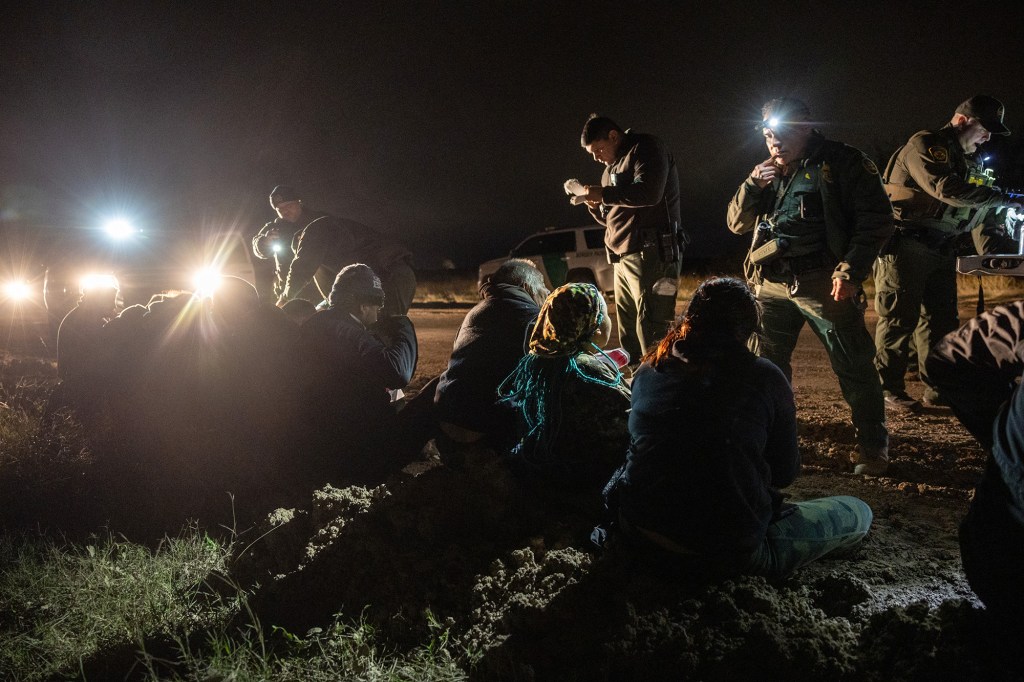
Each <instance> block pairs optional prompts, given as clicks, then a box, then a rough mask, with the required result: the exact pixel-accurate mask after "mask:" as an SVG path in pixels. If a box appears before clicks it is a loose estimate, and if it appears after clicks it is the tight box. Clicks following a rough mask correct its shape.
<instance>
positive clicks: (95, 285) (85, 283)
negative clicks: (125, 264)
mask: <svg viewBox="0 0 1024 682" xmlns="http://www.w3.org/2000/svg"><path fill="white" fill-rule="evenodd" d="M120 288H121V287H120V286H119V285H118V283H117V277H114V276H113V275H111V274H110V273H100V272H92V273H89V274H88V275H86V276H85V277H83V278H82V279H80V280H78V290H79V291H80V292H82V293H85V292H86V291H91V290H93V289H120Z"/></svg>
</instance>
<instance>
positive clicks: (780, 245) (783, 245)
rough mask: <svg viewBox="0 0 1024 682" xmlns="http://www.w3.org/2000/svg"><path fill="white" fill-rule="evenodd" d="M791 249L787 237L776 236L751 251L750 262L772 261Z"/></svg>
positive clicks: (761, 263)
mask: <svg viewBox="0 0 1024 682" xmlns="http://www.w3.org/2000/svg"><path fill="white" fill-rule="evenodd" d="M788 250H789V240H788V239H786V238H785V237H776V238H775V239H772V240H770V241H767V242H765V243H764V244H763V245H761V246H759V247H758V248H756V249H754V250H753V251H751V252H750V262H751V263H753V264H754V265H764V264H765V263H771V262H772V261H773V260H775V259H776V258H780V257H781V256H782V255H783V254H785V253H786V251H788Z"/></svg>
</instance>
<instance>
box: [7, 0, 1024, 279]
mask: <svg viewBox="0 0 1024 682" xmlns="http://www.w3.org/2000/svg"><path fill="white" fill-rule="evenodd" d="M24 5H25V6H24V7H22V8H20V9H17V10H11V9H8V10H6V11H5V13H4V18H3V21H2V22H0V51H2V59H3V68H2V69H0V132H2V135H0V217H3V218H5V219H8V220H10V219H14V218H19V217H20V218H25V217H28V218H35V219H37V220H42V221H44V222H50V223H53V224H57V223H62V222H75V223H79V224H86V223H89V222H90V221H93V222H95V221H98V220H100V219H101V218H102V217H103V216H104V215H105V214H107V213H109V212H111V211H115V210H120V211H126V212H128V213H129V214H130V215H133V216H134V217H135V218H136V219H137V220H138V221H140V223H141V224H144V225H147V226H150V227H151V228H155V227H159V228H162V229H175V228H178V227H183V226H196V225H217V224H231V225H237V226H239V227H241V228H242V229H243V230H245V231H248V232H254V231H255V230H256V229H258V227H259V226H260V225H261V224H262V223H264V222H265V221H267V220H269V219H270V218H272V217H273V214H272V213H271V211H270V208H269V206H268V205H267V202H266V197H267V194H268V193H269V190H270V189H271V187H273V186H274V185H275V184H279V183H281V184H292V185H295V186H297V187H299V188H300V189H301V190H302V192H303V194H304V196H305V201H306V204H307V205H309V206H311V207H314V208H322V209H324V210H328V211H331V212H334V213H336V214H338V215H342V216H346V217H350V218H353V219H356V220H360V221H362V222H365V223H367V224H369V225H372V226H375V227H377V228H379V229H381V230H383V231H386V232H389V233H392V234H394V235H395V236H397V237H399V238H400V239H401V240H403V241H404V242H405V243H406V244H407V245H408V246H409V247H410V248H412V250H413V251H414V252H415V253H416V254H417V259H418V263H419V265H420V266H421V267H434V266H436V265H437V264H438V263H439V262H440V259H441V258H444V257H447V258H451V259H453V260H454V261H455V262H456V263H457V264H458V265H460V266H473V265H475V264H476V262H478V261H479V260H481V259H484V258H489V257H494V256H497V255H501V254H503V253H506V252H507V251H508V249H509V248H510V247H511V246H513V245H514V244H515V243H516V242H517V241H518V240H519V239H521V238H522V237H523V236H525V235H527V234H529V233H530V232H533V231H535V230H537V229H540V228H542V227H544V226H546V225H573V224H582V223H584V222H587V216H586V213H585V211H584V210H583V209H582V208H574V207H571V206H569V205H568V202H567V200H566V197H565V196H564V194H563V193H562V189H561V185H562V181H563V180H565V179H566V178H568V177H579V178H581V179H583V180H584V181H588V180H589V181H596V180H597V179H598V178H599V177H600V171H601V167H600V166H599V165H598V164H596V163H594V162H593V161H592V160H590V159H589V157H587V156H586V155H585V154H584V152H583V151H582V150H581V149H580V147H579V134H580V129H581V127H582V125H583V122H584V120H585V119H586V117H587V115H588V114H589V113H590V112H591V111H598V112H601V113H603V114H605V115H608V116H611V117H612V118H614V119H615V120H617V121H618V122H619V123H620V125H623V126H624V127H634V128H635V129H636V130H640V131H643V132H650V133H654V134H656V135H659V136H661V137H662V138H663V139H664V140H665V141H666V142H667V143H668V144H669V147H670V149H672V150H673V152H674V154H675V158H676V162H677V163H678V165H679V167H680V178H681V183H682V194H683V201H684V207H683V216H684V221H685V223H686V225H687V226H688V227H689V228H690V231H691V233H692V234H693V235H694V239H695V243H694V246H693V247H692V252H691V255H696V256H705V257H706V256H714V255H718V254H721V253H722V252H723V251H727V250H728V249H730V248H735V247H736V246H737V245H738V242H737V241H736V239H737V238H733V237H730V236H728V235H727V230H726V229H725V226H724V214H725V205H726V203H727V201H728V199H729V197H730V196H731V195H732V192H733V191H734V190H735V188H736V186H737V185H738V183H739V182H740V181H741V180H742V179H743V177H744V176H745V175H746V174H747V173H748V172H749V170H750V168H751V167H752V166H753V165H754V164H755V163H757V162H759V161H761V160H762V159H763V158H764V157H765V153H764V149H763V143H762V141H761V138H760V136H759V134H758V133H755V132H754V131H753V124H754V122H756V121H757V120H758V119H759V118H760V117H759V115H758V109H759V107H760V104H761V103H762V102H763V101H764V100H765V99H768V98H770V97H773V96H779V95H790V96H796V97H799V98H801V99H804V100H805V101H807V102H808V104H809V105H810V107H811V110H812V113H813V114H814V116H815V117H816V118H817V119H819V120H820V128H821V129H822V131H823V132H824V133H825V134H826V135H827V136H828V137H832V138H834V139H840V140H843V141H845V142H848V143H850V144H853V145H854V146H857V147H860V148H861V149H863V150H865V151H867V152H868V153H869V154H871V155H872V156H875V157H876V158H879V160H884V159H883V158H882V157H887V156H888V154H889V153H890V152H891V151H892V150H893V149H894V148H895V147H896V146H898V144H900V143H901V142H902V141H904V140H905V139H906V138H907V137H908V136H909V135H910V134H911V133H913V132H914V131H916V130H918V129H921V128H925V127H935V126H939V125H941V124H942V123H944V122H945V121H946V120H948V119H949V118H950V116H951V115H952V113H953V110H954V109H955V107H956V105H957V104H958V103H959V102H960V101H962V100H963V99H966V98H967V97H968V96H970V95H972V94H974V93H977V92H986V93H989V94H992V95H995V96H996V97H999V98H1000V99H1002V100H1003V102H1004V103H1005V104H1006V110H1007V117H1006V123H1007V125H1008V126H1009V127H1010V128H1011V130H1013V131H1014V133H1015V135H1017V134H1024V126H1022V122H1024V94H1022V84H1024V59H1022V58H1021V57H1020V52H1021V50H1020V47H1019V45H1020V36H1019V32H1020V28H1021V25H1022V24H1021V21H1020V20H1021V19H1022V18H1024V14H1022V10H1012V12H1007V11H1006V10H1004V9H1002V8H1003V7H1004V6H1009V5H1002V4H998V5H992V6H990V7H989V8H988V9H987V10H986V9H985V8H983V7H982V6H978V5H962V4H961V5H960V6H959V7H960V9H949V10H943V11H942V12H939V13H936V12H935V11H933V10H932V9H931V5H932V3H895V2H871V1H863V2H857V3H853V2H827V1H819V2H785V3H778V2H776V3H753V2H742V3H740V2H709V3H691V2H677V3H665V4H662V3H653V2H644V3H613V4H605V3H600V2H591V3H569V2H560V3H556V2H536V3H527V2H477V3H423V4H419V3H411V2H410V3H393V4H392V3H374V2H338V3H323V4H315V3H314V4H306V3H280V4H275V3H259V4H256V5H254V6H247V5H243V4H235V3H188V4H185V3H182V4H181V5H180V6H178V4H177V3H139V2H128V3H104V2H75V3H60V4H49V3H47V4H44V3H24ZM951 6H952V5H951ZM996 8H998V12H997V11H996ZM1001 150H1002V151H1003V152H1004V156H1005V154H1007V153H1009V151H1008V147H1007V146H1006V145H1005V144H1004V145H1003V146H1002V148H1000V147H999V145H994V146H993V151H995V152H1000V151H1001ZM994 156H998V154H995V155H994ZM1003 161H1005V159H999V158H996V159H994V161H993V163H994V164H995V165H996V166H997V168H998V167H999V165H1000V163H1001V162H1003ZM740 241H745V240H740Z"/></svg>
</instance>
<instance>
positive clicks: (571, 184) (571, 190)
mask: <svg viewBox="0 0 1024 682" xmlns="http://www.w3.org/2000/svg"><path fill="white" fill-rule="evenodd" d="M564 187H565V193H566V194H571V195H572V196H577V197H581V196H583V195H584V194H586V193H587V188H586V187H584V186H583V183H582V182H580V181H579V180H577V179H576V178H570V179H569V180H566V181H565V185H564Z"/></svg>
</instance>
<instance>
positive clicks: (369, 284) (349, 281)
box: [327, 263, 384, 308]
mask: <svg viewBox="0 0 1024 682" xmlns="http://www.w3.org/2000/svg"><path fill="white" fill-rule="evenodd" d="M327 300H328V302H329V303H330V304H331V307H332V308H333V307H334V306H339V305H340V306H348V305H352V304H354V303H376V304H377V305H384V287H383V286H381V283H380V277H377V275H375V274H373V270H371V269H370V266H369V265H364V264H362V263H353V264H352V265H346V266H345V267H344V268H342V269H341V272H339V273H338V276H337V277H335V278H334V286H332V287H331V294H330V296H328V297H327Z"/></svg>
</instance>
